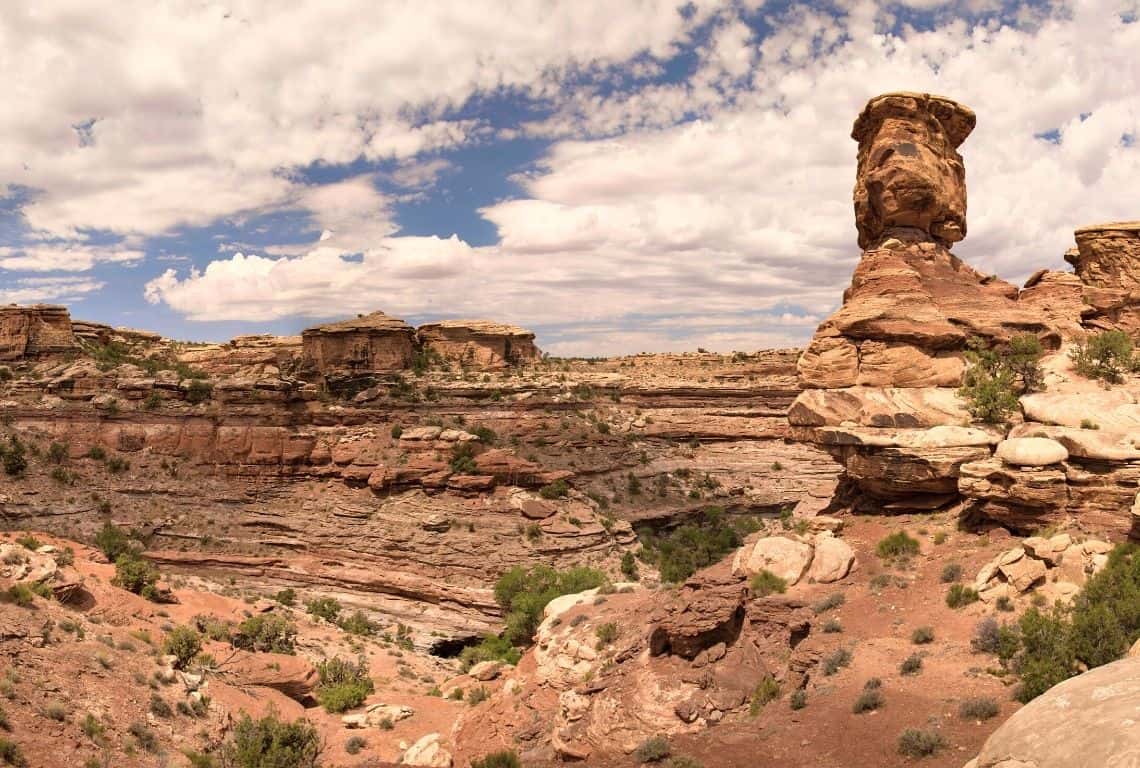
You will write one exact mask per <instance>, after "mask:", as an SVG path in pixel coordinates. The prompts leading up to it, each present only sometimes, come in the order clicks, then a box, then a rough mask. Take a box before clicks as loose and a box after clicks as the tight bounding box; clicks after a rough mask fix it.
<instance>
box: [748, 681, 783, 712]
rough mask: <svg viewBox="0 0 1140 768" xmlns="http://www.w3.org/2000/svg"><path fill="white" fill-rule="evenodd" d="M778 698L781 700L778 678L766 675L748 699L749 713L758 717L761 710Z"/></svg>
mask: <svg viewBox="0 0 1140 768" xmlns="http://www.w3.org/2000/svg"><path fill="white" fill-rule="evenodd" d="M778 698H780V684H779V683H777V682H776V678H774V677H772V676H771V675H765V676H764V679H763V680H761V681H760V682H759V683H757V685H756V688H755V689H753V691H752V695H751V696H750V697H749V699H748V713H749V714H750V715H752V717H756V716H757V715H758V714H760V710H761V709H763V708H764V707H766V706H767V705H768V704H770V703H771V702H773V701H775V700H776V699H778Z"/></svg>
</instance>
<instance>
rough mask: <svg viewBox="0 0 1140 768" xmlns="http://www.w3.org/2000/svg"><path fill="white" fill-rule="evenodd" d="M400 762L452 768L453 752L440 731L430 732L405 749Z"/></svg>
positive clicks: (431, 767)
mask: <svg viewBox="0 0 1140 768" xmlns="http://www.w3.org/2000/svg"><path fill="white" fill-rule="evenodd" d="M400 764H401V765H421V766H428V767H429V768H451V752H449V751H448V750H447V748H446V747H444V745H443V741H442V739H441V738H440V735H439V734H438V733H429V734H428V735H427V736H424V737H422V738H420V739H419V740H418V741H416V743H415V744H413V745H412V746H410V747H408V748H407V749H406V750H405V751H404V754H403V756H402V757H401V758H400Z"/></svg>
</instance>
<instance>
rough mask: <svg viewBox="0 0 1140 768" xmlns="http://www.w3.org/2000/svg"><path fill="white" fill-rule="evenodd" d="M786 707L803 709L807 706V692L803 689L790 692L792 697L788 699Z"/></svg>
mask: <svg viewBox="0 0 1140 768" xmlns="http://www.w3.org/2000/svg"><path fill="white" fill-rule="evenodd" d="M788 705H789V706H790V707H791V708H792V709H795V710H800V709H803V708H804V707H806V706H807V691H805V690H804V689H803V688H797V689H796V690H794V691H792V695H791V696H790V697H789V699H788Z"/></svg>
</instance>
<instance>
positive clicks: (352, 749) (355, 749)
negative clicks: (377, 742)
mask: <svg viewBox="0 0 1140 768" xmlns="http://www.w3.org/2000/svg"><path fill="white" fill-rule="evenodd" d="M366 746H368V742H367V741H365V740H364V739H363V738H361V737H360V736H349V737H348V741H346V742H345V743H344V751H345V752H347V753H348V754H350V755H355V754H358V753H359V752H360V750H362V749H364V748H365V747H366Z"/></svg>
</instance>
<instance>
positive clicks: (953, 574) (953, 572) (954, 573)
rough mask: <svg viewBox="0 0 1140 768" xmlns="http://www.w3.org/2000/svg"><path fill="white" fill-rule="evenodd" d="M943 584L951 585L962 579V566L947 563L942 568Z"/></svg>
mask: <svg viewBox="0 0 1140 768" xmlns="http://www.w3.org/2000/svg"><path fill="white" fill-rule="evenodd" d="M941 578H942V583H943V584H949V583H951V582H954V581H958V580H959V579H961V578H962V566H961V565H960V564H958V563H947V564H946V565H944V566H942V576H941Z"/></svg>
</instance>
